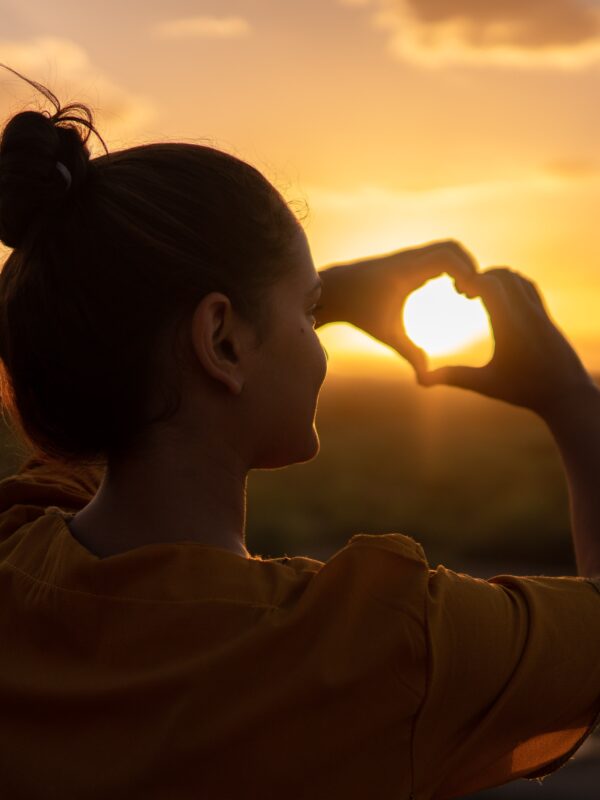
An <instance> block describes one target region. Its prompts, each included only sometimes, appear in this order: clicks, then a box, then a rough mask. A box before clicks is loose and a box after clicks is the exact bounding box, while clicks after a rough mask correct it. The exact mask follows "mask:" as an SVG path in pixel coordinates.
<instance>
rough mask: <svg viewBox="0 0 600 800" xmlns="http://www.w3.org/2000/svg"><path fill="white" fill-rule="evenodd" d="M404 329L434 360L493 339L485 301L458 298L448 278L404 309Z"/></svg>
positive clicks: (433, 284)
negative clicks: (434, 357) (484, 304)
mask: <svg viewBox="0 0 600 800" xmlns="http://www.w3.org/2000/svg"><path fill="white" fill-rule="evenodd" d="M404 328H405V330H406V333H407V335H408V337H409V339H411V340H412V341H413V342H414V343H415V344H416V345H417V346H418V347H421V348H422V349H423V350H425V352H426V353H427V354H428V355H430V356H445V355H448V354H451V353H456V352H457V351H460V350H463V349H464V348H467V347H469V346H471V345H474V344H475V343H477V342H479V341H481V340H484V339H489V337H490V322H489V319H488V316H487V313H486V311H485V308H484V306H483V303H482V301H481V300H480V299H479V298H477V299H474V300H469V299H468V298H466V297H463V296H462V295H460V294H458V293H457V292H456V290H455V288H454V284H453V282H452V279H451V278H450V277H449V276H448V275H443V276H442V277H440V278H434V279H433V280H431V281H428V282H427V283H426V284H425V285H424V286H422V287H421V288H420V289H417V290H416V291H415V292H413V293H412V294H411V295H410V297H409V298H408V299H407V301H406V304H405V306H404Z"/></svg>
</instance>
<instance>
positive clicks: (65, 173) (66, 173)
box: [56, 161, 72, 191]
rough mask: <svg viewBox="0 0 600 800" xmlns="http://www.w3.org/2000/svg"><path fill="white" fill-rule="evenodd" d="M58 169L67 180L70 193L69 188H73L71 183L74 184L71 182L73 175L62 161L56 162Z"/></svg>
mask: <svg viewBox="0 0 600 800" xmlns="http://www.w3.org/2000/svg"><path fill="white" fill-rule="evenodd" d="M56 169H57V170H58V171H59V172H60V174H61V175H62V176H63V178H64V179H65V180H66V182H67V191H68V190H69V188H70V187H71V182H72V181H71V173H70V172H69V170H68V169H67V167H65V165H64V164H63V163H62V162H61V161H57V162H56Z"/></svg>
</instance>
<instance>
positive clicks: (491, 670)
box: [413, 566, 600, 800]
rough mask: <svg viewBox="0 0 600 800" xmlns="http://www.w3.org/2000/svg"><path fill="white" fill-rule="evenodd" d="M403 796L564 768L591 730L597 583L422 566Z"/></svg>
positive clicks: (599, 653) (598, 682)
mask: <svg viewBox="0 0 600 800" xmlns="http://www.w3.org/2000/svg"><path fill="white" fill-rule="evenodd" d="M424 621H425V632H426V641H427V647H428V658H427V682H426V690H425V697H424V700H423V703H422V706H421V708H420V709H419V712H418V714H417V718H416V721H415V730H414V736H413V757H414V766H415V787H416V789H417V791H416V792H415V796H417V797H418V796H420V794H419V791H421V792H423V796H426V797H431V798H436V800H446V798H454V797H460V796H463V795H465V794H470V793H472V792H476V791H478V790H481V789H486V788H490V787H493V786H499V785H501V784H503V783H506V782H508V781H511V780H514V779H516V778H541V777H542V776H545V775H547V774H549V773H551V772H553V771H554V770H556V769H558V768H559V767H560V766H562V765H563V764H565V763H566V762H567V761H568V760H569V758H571V757H572V756H573V754H574V753H575V751H576V750H577V749H578V748H579V747H580V746H581V744H583V742H584V741H585V739H586V738H587V737H588V736H589V734H590V733H592V731H593V730H594V728H595V727H596V725H597V724H598V722H599V715H600V584H599V583H598V581H597V580H596V579H588V578H583V577H560V578H550V577H516V576H512V575H500V576H496V577H494V578H491V579H490V580H482V579H479V578H473V577H471V576H468V575H463V574H460V573H455V572H452V571H451V570H448V569H446V568H445V567H443V566H440V567H438V568H437V569H436V570H431V569H429V577H428V579H427V588H426V591H425V608H424Z"/></svg>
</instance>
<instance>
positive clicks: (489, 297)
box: [473, 268, 511, 327]
mask: <svg viewBox="0 0 600 800" xmlns="http://www.w3.org/2000/svg"><path fill="white" fill-rule="evenodd" d="M504 272H506V270H504V269H502V268H493V269H489V270H486V271H485V272H483V273H481V274H480V275H479V276H478V277H477V279H476V280H474V281H473V286H474V288H476V291H477V294H478V296H479V297H481V299H482V300H483V303H484V306H485V308H486V310H487V312H488V315H489V317H490V320H491V322H492V327H493V325H494V323H495V322H503V321H506V320H507V319H508V318H509V317H510V316H511V300H510V295H509V292H508V288H507V284H506V281H505V280H504V275H503V274H504Z"/></svg>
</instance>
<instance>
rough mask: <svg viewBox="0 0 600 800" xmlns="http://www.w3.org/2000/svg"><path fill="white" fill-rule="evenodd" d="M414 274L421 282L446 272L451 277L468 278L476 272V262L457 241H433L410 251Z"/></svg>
mask: <svg viewBox="0 0 600 800" xmlns="http://www.w3.org/2000/svg"><path fill="white" fill-rule="evenodd" d="M412 253H413V256H414V260H415V276H416V277H418V278H419V279H420V280H421V281H422V282H425V281H427V280H429V279H430V278H434V277H437V276H438V275H443V274H444V273H448V275H450V276H451V277H453V278H458V279H463V280H468V279H469V278H470V277H472V276H474V275H477V274H478V268H477V262H476V261H475V259H474V257H473V256H472V255H471V253H469V252H468V251H467V250H466V248H464V247H463V246H462V245H461V244H460V243H459V242H455V241H454V240H451V239H450V240H447V241H442V242H434V243H433V244H431V245H426V246H424V247H421V248H417V249H416V250H413V251H412Z"/></svg>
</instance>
